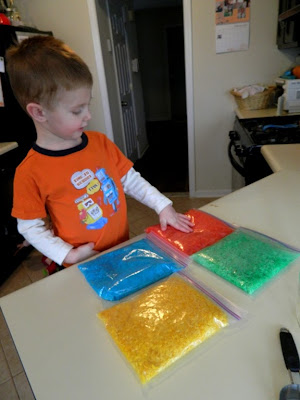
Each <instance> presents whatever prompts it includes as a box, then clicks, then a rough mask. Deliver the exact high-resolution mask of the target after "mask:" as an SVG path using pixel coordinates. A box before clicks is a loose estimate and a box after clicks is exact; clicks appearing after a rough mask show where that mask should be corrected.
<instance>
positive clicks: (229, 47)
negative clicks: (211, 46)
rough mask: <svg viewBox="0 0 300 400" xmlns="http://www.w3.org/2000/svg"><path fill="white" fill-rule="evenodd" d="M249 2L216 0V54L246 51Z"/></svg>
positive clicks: (248, 27) (242, 0)
mask: <svg viewBox="0 0 300 400" xmlns="http://www.w3.org/2000/svg"><path fill="white" fill-rule="evenodd" d="M249 38H250V0H223V1H220V0H216V53H217V54H218V53H228V52H232V51H242V50H248V48H249Z"/></svg>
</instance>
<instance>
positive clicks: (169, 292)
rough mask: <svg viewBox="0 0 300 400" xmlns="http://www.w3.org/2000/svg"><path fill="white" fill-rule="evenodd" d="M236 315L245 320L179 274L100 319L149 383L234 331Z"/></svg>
mask: <svg viewBox="0 0 300 400" xmlns="http://www.w3.org/2000/svg"><path fill="white" fill-rule="evenodd" d="M184 271H186V270H182V272H184ZM180 273H181V272H180ZM233 315H235V317H236V319H240V317H239V316H237V315H236V314H233V313H232V314H228V313H227V312H226V311H225V310H224V309H223V308H222V307H220V306H219V304H217V303H216V302H214V301H213V300H212V299H211V298H210V297H209V296H207V295H206V294H204V293H203V292H202V291H201V290H200V289H199V288H198V287H197V286H195V285H193V284H192V283H191V282H190V281H189V280H188V279H186V277H181V276H180V275H179V274H173V275H172V276H170V277H168V278H166V279H164V280H162V281H160V282H157V283H156V284H154V285H152V286H151V287H149V288H147V289H145V290H143V291H141V292H140V293H137V294H136V295H135V296H132V297H131V298H130V299H126V301H124V302H120V303H119V304H116V305H114V306H113V307H110V308H107V309H105V310H103V311H101V312H100V313H99V314H98V317H99V318H100V319H101V320H102V321H103V323H104V324H105V327H106V329H107V331H108V332H109V334H110V335H111V337H112V339H113V340H114V342H115V344H116V345H117V346H118V348H119V349H120V351H121V352H122V354H123V355H124V356H125V357H126V359H127V361H128V362H129V364H130V365H131V366H132V368H133V369H134V371H135V372H136V374H137V376H138V377H139V380H140V382H141V383H143V384H145V383H148V382H149V381H151V380H152V379H153V378H154V377H156V376H157V375H158V374H159V373H160V372H162V371H164V370H165V369H167V368H168V367H169V366H170V365H172V364H173V363H175V362H176V361H177V360H178V359H180V358H181V357H183V356H184V355H185V354H187V353H189V352H190V351H191V350H192V349H194V348H195V347H196V346H198V345H199V344H201V343H203V342H205V341H206V340H207V339H209V338H210V337H212V336H214V335H215V334H216V333H217V332H219V331H220V330H221V329H223V328H225V327H226V326H228V325H229V324H230V323H231V322H232V316H233Z"/></svg>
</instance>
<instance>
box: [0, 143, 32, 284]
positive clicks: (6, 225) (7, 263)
mask: <svg viewBox="0 0 300 400" xmlns="http://www.w3.org/2000/svg"><path fill="white" fill-rule="evenodd" d="M6 150H7V151H6ZM18 150H19V149H18V145H17V143H16V142H7V143H0V186H1V193H4V195H3V196H0V210H1V218H0V252H1V253H0V254H1V268H0V285H1V284H2V283H3V282H4V281H5V280H6V279H7V278H8V277H9V276H10V275H11V273H12V272H13V271H14V270H15V269H16V268H17V267H18V265H19V264H20V263H21V261H22V260H24V258H25V257H26V256H27V255H28V254H29V253H30V252H31V250H32V246H28V247H23V248H19V247H18V245H19V244H20V243H22V242H23V240H24V239H23V237H22V236H21V235H20V234H19V233H18V230H17V223H16V219H15V218H13V217H12V216H11V209H12V198H13V179H14V174H15V160H16V159H17V158H18V157H19V153H18Z"/></svg>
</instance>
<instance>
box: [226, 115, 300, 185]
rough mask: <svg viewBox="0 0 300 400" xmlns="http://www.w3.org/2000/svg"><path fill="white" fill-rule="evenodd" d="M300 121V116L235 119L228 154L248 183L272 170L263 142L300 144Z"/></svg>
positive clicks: (235, 170) (235, 167)
mask: <svg viewBox="0 0 300 400" xmlns="http://www.w3.org/2000/svg"><path fill="white" fill-rule="evenodd" d="M299 121H300V116H299V115H289V116H280V117H263V118H249V119H239V118H236V119H235V122H234V126H233V130H231V131H230V132H229V144H228V157H229V160H230V162H231V165H232V167H233V169H234V172H235V173H238V175H239V176H240V177H242V180H243V183H244V185H249V184H250V183H253V182H255V181H257V180H259V179H262V178H264V177H266V176H268V175H270V174H271V173H272V170H271V168H270V167H269V165H268V163H267V162H266V161H265V159H264V157H263V156H262V154H261V151H260V150H261V147H262V146H263V145H266V144H284V143H300V125H299Z"/></svg>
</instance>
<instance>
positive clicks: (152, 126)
mask: <svg viewBox="0 0 300 400" xmlns="http://www.w3.org/2000/svg"><path fill="white" fill-rule="evenodd" d="M136 3H139V4H140V3H141V2H136ZM168 3H169V5H168V7H165V6H161V7H158V6H157V3H156V7H153V6H152V7H151V8H149V7H145V6H144V8H143V7H142V6H141V5H139V7H135V24H136V30H137V41H138V43H137V44H138V54H139V66H140V72H141V80H142V88H143V97H144V107H145V119H146V132H147V139H148V143H149V147H148V149H147V150H146V151H145V153H144V154H143V155H142V157H141V158H140V159H138V160H137V161H136V162H135V164H134V168H135V169H136V170H137V171H139V172H140V173H141V175H142V176H143V177H144V178H145V179H147V180H148V181H149V182H150V183H151V184H152V185H154V186H155V187H157V189H158V190H160V191H161V192H188V191H189V172H188V162H189V160H188V140H187V113H186V89H185V54H184V35H183V5H182V2H181V1H178V0H174V3H173V4H172V2H171V3H170V2H168ZM152 4H153V2H152ZM170 4H171V6H170Z"/></svg>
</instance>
